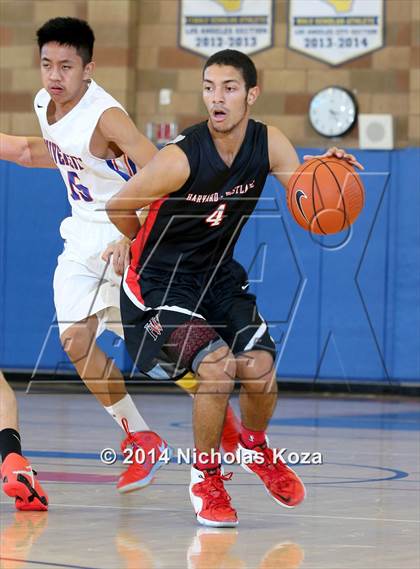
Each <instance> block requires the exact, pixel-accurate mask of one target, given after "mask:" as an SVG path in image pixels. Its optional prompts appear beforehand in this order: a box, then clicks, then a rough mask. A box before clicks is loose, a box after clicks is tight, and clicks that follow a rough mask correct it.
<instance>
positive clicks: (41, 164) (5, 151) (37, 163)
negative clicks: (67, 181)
mask: <svg viewBox="0 0 420 569" xmlns="http://www.w3.org/2000/svg"><path fill="white" fill-rule="evenodd" d="M0 160H8V161H9V162H15V163H16V164H19V165H20V166H27V167H28V168H56V165H55V164H54V162H53V160H52V158H51V156H50V155H49V153H48V150H47V147H46V145H45V142H44V140H43V139H42V138H41V137H39V136H11V135H9V134H2V133H0Z"/></svg>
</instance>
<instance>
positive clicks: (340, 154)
mask: <svg viewBox="0 0 420 569" xmlns="http://www.w3.org/2000/svg"><path fill="white" fill-rule="evenodd" d="M330 156H334V158H340V159H343V160H346V162H348V163H349V164H351V165H352V166H356V168H359V170H364V167H363V166H362V165H361V164H360V162H358V161H357V160H356V157H355V156H353V154H348V153H347V152H346V151H345V150H343V149H342V148H336V147H335V146H333V147H332V148H329V149H328V150H327V151H326V152H325V153H324V154H318V155H317V156H312V155H311V154H306V155H305V156H304V157H303V159H304V160H311V159H312V158H329V157H330Z"/></svg>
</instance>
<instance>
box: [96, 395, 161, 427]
mask: <svg viewBox="0 0 420 569" xmlns="http://www.w3.org/2000/svg"><path fill="white" fill-rule="evenodd" d="M105 409H106V410H107V411H108V413H109V414H110V415H111V416H112V417H114V419H115V420H116V422H117V423H118V424H119V426H120V427H121V428H122V429H123V430H124V427H123V424H122V420H123V419H126V420H127V422H128V428H129V430H130V433H135V432H137V431H150V427H149V426H148V424H147V423H146V421H145V420H144V419H143V417H142V416H141V415H140V413H139V412H138V410H137V407H136V406H135V405H134V402H133V400H132V399H131V396H130V395H129V394H128V393H127V395H125V396H124V397H123V398H122V399H120V401H117V403H114V405H110V406H109V407H105Z"/></svg>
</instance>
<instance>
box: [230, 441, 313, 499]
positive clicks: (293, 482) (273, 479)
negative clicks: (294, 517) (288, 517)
mask: <svg viewBox="0 0 420 569" xmlns="http://www.w3.org/2000/svg"><path fill="white" fill-rule="evenodd" d="M239 449H240V453H241V466H242V468H244V469H245V470H246V471H247V472H253V473H254V474H256V475H257V476H258V477H259V478H260V479H261V480H262V482H263V484H264V486H265V489H266V490H267V493H268V494H269V496H271V497H272V498H273V500H275V501H276V502H277V503H278V504H280V505H281V506H284V507H285V508H294V507H295V506H297V505H298V504H300V503H301V502H302V501H303V500H304V498H305V486H304V485H303V482H302V480H301V479H300V478H299V476H298V475H297V474H295V472H293V470H292V469H291V468H289V467H288V466H287V465H286V464H284V462H282V461H281V460H280V459H278V460H275V459H274V457H273V450H272V449H271V448H270V447H269V446H268V439H267V438H266V442H265V443H264V444H263V445H261V446H257V447H254V448H253V449H248V448H245V447H244V446H242V444H241V443H239Z"/></svg>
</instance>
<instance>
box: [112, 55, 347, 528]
mask: <svg viewBox="0 0 420 569" xmlns="http://www.w3.org/2000/svg"><path fill="white" fill-rule="evenodd" d="M258 94H259V88H258V86H257V73H256V69H255V66H254V64H253V62H252V60H251V59H250V58H249V57H248V56H246V55H244V54H242V53H240V52H237V51H232V50H225V51H222V52H218V53H216V54H215V55H213V56H212V57H210V58H209V60H208V61H207V62H206V64H205V67H204V73H203V99H204V103H205V105H206V107H207V110H208V113H209V118H208V120H207V121H206V122H203V123H200V124H197V125H195V126H193V127H190V128H188V129H187V130H185V131H184V132H183V133H182V134H181V135H180V136H178V137H177V138H176V139H175V140H174V141H173V142H172V143H171V144H169V145H168V146H166V147H165V148H164V149H163V150H161V151H160V152H159V153H158V154H157V155H156V156H155V157H154V158H153V160H152V161H151V162H150V163H149V164H147V166H146V167H145V168H143V169H142V170H141V171H140V172H139V173H138V174H137V175H136V176H134V177H133V178H132V179H131V180H130V181H129V182H127V184H126V185H125V187H124V188H123V189H122V190H121V191H120V192H119V193H118V194H117V195H116V196H115V197H114V198H112V200H110V201H109V202H108V204H107V211H108V214H109V217H110V219H111V220H112V221H113V222H114V223H115V225H116V226H117V227H118V228H119V229H120V231H122V233H124V234H125V235H127V236H129V237H130V238H135V240H134V242H133V244H132V247H131V255H132V259H131V265H130V267H129V268H128V271H127V272H126V275H125V278H124V281H123V285H122V291H121V311H122V317H123V322H124V327H125V337H126V343H127V347H128V349H129V351H130V353H131V356H132V357H133V359H134V361H135V362H136V364H137V366H138V367H139V368H140V369H141V370H142V371H143V372H145V373H148V372H149V373H150V371H151V370H155V368H156V366H161V368H163V369H164V370H165V372H166V373H167V374H170V375H171V376H172V377H174V378H176V377H179V376H182V375H183V374H184V373H186V372H187V371H193V372H194V373H196V374H197V375H198V377H199V388H198V394H197V397H196V398H195V400H194V411H193V424H194V440H195V448H196V458H195V462H194V465H193V467H192V477H191V484H190V497H191V500H192V503H193V506H194V509H195V512H196V515H197V519H198V521H199V522H200V523H202V524H204V525H209V526H235V525H236V524H237V523H238V521H237V516H236V511H235V510H234V509H233V507H232V506H231V504H230V497H229V495H228V493H227V492H226V490H225V488H224V485H223V482H224V481H225V480H227V479H228V478H229V477H228V476H225V475H224V474H223V471H222V469H221V467H220V456H219V454H218V453H217V451H218V449H219V444H220V435H221V430H222V426H223V420H224V416H225V412H226V406H227V404H228V400H229V395H230V393H231V391H232V389H233V386H234V380H235V378H238V379H239V381H240V382H241V392H240V408H241V418H242V430H241V444H240V451H241V457H240V458H241V460H242V465H243V466H244V468H245V469H246V470H247V471H249V472H253V473H255V474H257V475H258V476H259V478H260V479H261V480H262V482H263V483H264V485H265V487H266V489H267V492H268V493H269V495H271V496H272V498H274V500H275V501H276V502H277V503H279V504H281V505H283V506H285V507H288V508H293V507H294V506H296V505H298V504H299V503H300V502H301V501H302V500H303V499H304V496H305V489H304V486H303V483H302V482H301V480H300V479H299V477H298V476H297V475H296V474H295V473H294V472H293V471H292V470H291V469H290V468H288V467H287V466H286V465H285V464H283V463H282V462H281V461H276V460H275V459H274V456H273V451H272V450H271V449H270V448H269V446H268V441H267V438H266V435H265V430H266V428H267V425H268V422H269V420H270V418H271V416H272V414H273V411H274V408H275V405H276V399H277V383H276V374H275V367H274V359H275V346H274V343H273V340H272V339H271V337H270V334H269V331H268V327H267V324H266V322H265V321H264V319H263V318H262V317H261V316H260V314H259V312H258V310H257V305H256V299H255V296H253V295H252V294H250V293H248V292H247V275H246V272H245V270H244V269H243V268H242V267H241V265H239V263H237V262H236V261H235V260H234V259H233V251H234V246H235V243H236V241H237V239H238V237H239V235H240V232H241V229H242V227H243V225H244V224H245V222H246V220H247V219H248V218H249V217H250V216H251V215H252V212H253V210H254V208H255V205H256V203H257V201H258V199H259V197H260V195H261V192H262V190H263V187H264V184H265V181H266V178H267V176H268V174H270V173H271V174H273V175H274V176H275V177H276V178H277V179H278V180H279V181H280V182H281V184H282V185H283V186H286V185H287V182H288V180H289V177H290V176H291V174H292V173H293V172H294V171H295V170H296V168H297V167H298V166H299V160H298V157H297V155H296V151H295V150H294V148H293V146H292V145H291V143H290V142H289V140H288V139H287V138H286V137H285V136H284V135H283V134H282V133H281V132H280V131H279V130H278V129H277V128H274V127H271V126H266V125H265V124H262V123H260V122H256V121H254V120H252V119H250V118H249V114H250V109H251V107H252V105H253V104H254V103H255V101H256V99H257V97H258ZM328 154H329V155H332V154H334V155H335V156H337V157H338V158H342V159H344V160H347V161H349V162H350V163H352V164H356V165H357V163H356V160H355V158H354V157H353V156H351V155H349V154H345V152H344V151H343V150H338V149H335V148H334V149H331V150H330V151H328ZM149 204H152V205H151V206H150V213H149V215H148V218H147V220H146V222H145V224H144V225H143V226H142V227H141V229H140V227H139V225H138V220H137V216H136V210H138V209H139V208H141V207H144V206H146V205H149ZM162 356H163V357H164V362H165V363H164V362H163V361H162V359H161V358H162Z"/></svg>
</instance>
